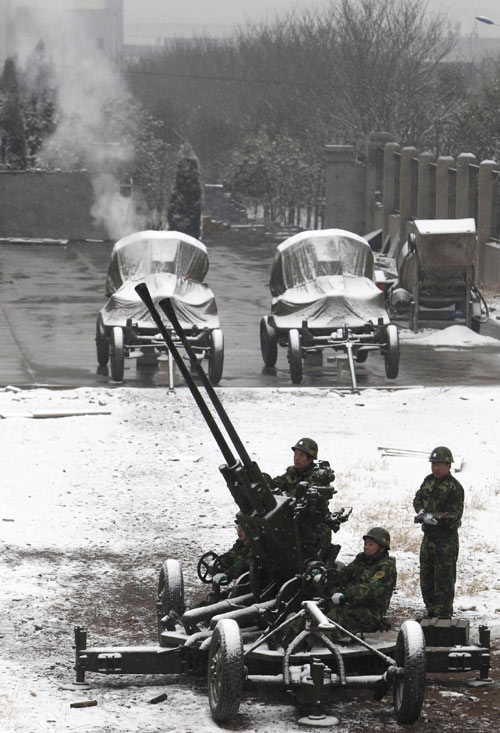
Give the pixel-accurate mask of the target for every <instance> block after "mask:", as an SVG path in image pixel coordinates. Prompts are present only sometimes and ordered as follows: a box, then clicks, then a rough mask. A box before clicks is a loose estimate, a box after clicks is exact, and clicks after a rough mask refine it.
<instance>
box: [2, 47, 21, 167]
mask: <svg viewBox="0 0 500 733" xmlns="http://www.w3.org/2000/svg"><path fill="white" fill-rule="evenodd" d="M0 162H1V163H2V165H3V166H4V167H6V168H11V169H13V170H25V169H26V166H27V155H26V134H25V129H24V119H23V114H22V110H21V104H20V100H19V87H18V83H17V71H16V64H15V61H14V59H12V58H8V59H6V61H5V64H4V68H3V74H2V80H1V82H0Z"/></svg>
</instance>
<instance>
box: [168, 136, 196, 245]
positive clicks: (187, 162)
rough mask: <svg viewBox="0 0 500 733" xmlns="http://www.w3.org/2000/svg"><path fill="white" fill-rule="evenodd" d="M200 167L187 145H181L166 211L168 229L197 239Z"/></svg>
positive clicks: (189, 146)
mask: <svg viewBox="0 0 500 733" xmlns="http://www.w3.org/2000/svg"><path fill="white" fill-rule="evenodd" d="M201 198H202V197H201V183H200V166H199V162H198V158H197V157H196V155H195V153H194V151H193V148H192V147H191V145H190V144H189V143H184V145H182V147H181V149H180V151H179V155H178V160H177V172H176V177H175V184H174V188H173V191H172V194H171V196H170V202H169V204H168V209H167V221H168V228H169V229H171V230H175V231H178V232H183V233H184V234H189V235H190V236H192V237H195V238H196V239H199V237H200V234H201Z"/></svg>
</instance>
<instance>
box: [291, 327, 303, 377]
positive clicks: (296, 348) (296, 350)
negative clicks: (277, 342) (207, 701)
mask: <svg viewBox="0 0 500 733" xmlns="http://www.w3.org/2000/svg"><path fill="white" fill-rule="evenodd" d="M288 362H289V364H290V377H291V380H292V382H293V383H294V384H300V383H301V382H302V377H303V375H304V370H303V366H302V350H301V348H300V333H299V332H298V330H297V329H296V328H291V329H290V331H289V332H288Z"/></svg>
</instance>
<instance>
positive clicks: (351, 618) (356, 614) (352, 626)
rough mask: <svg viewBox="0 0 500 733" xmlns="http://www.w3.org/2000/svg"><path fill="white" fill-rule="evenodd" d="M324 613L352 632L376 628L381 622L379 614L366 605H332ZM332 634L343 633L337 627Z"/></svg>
mask: <svg viewBox="0 0 500 733" xmlns="http://www.w3.org/2000/svg"><path fill="white" fill-rule="evenodd" d="M326 615H327V616H328V618H331V619H332V621H336V622H337V623H338V624H340V626H343V627H344V629H347V630H348V631H351V632H352V633H354V634H356V633H357V632H358V631H373V630H375V629H378V628H380V624H381V622H382V620H381V618H380V614H378V613H375V612H374V611H373V610H372V609H370V608H368V607H367V606H333V607H332V608H330V610H329V611H328V612H327V614H326ZM333 636H334V638H335V637H337V638H339V637H341V636H344V634H343V633H342V632H341V631H340V630H339V629H337V631H336V632H335V633H334V635H333Z"/></svg>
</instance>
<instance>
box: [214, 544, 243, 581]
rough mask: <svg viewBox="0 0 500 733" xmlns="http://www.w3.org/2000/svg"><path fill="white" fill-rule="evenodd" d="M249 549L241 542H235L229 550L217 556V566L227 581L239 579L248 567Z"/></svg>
mask: <svg viewBox="0 0 500 733" xmlns="http://www.w3.org/2000/svg"><path fill="white" fill-rule="evenodd" d="M249 560H250V547H248V545H245V543H244V542H242V541H241V540H236V542H235V543H234V545H233V546H232V547H231V549H230V550H228V551H227V552H225V553H224V554H223V555H219V564H220V567H221V568H222V572H224V573H225V574H226V575H227V578H228V580H234V579H235V578H239V577H240V575H243V573H246V572H247V570H248V567H249Z"/></svg>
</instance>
